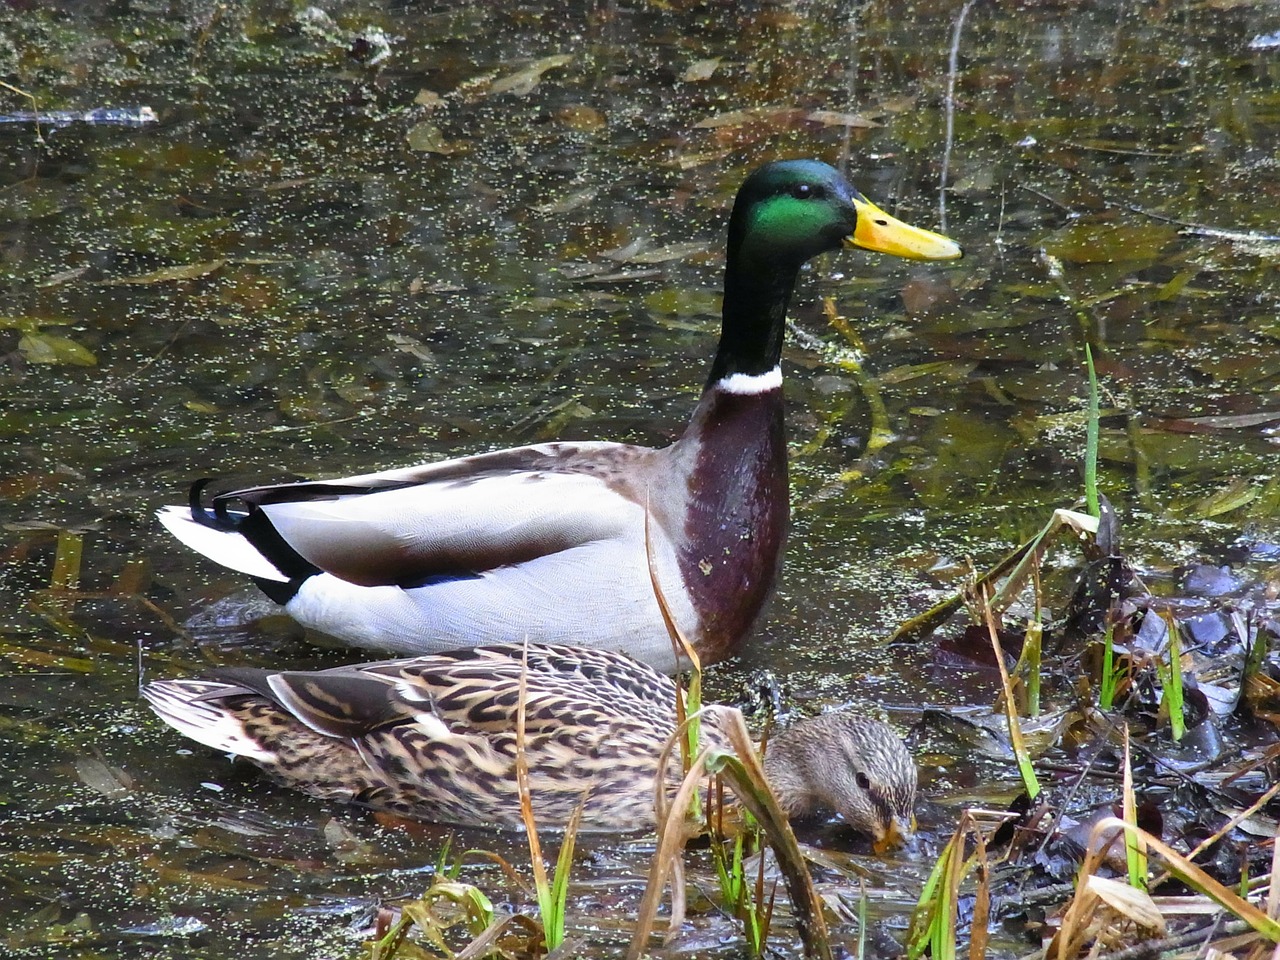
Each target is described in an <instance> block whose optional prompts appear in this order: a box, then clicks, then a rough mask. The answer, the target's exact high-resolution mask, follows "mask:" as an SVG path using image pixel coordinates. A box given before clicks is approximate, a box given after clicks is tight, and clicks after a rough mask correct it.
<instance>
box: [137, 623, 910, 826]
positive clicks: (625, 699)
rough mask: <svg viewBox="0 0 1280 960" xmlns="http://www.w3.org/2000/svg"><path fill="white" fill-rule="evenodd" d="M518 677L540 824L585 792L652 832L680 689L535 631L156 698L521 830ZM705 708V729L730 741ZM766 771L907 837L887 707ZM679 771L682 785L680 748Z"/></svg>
mask: <svg viewBox="0 0 1280 960" xmlns="http://www.w3.org/2000/svg"><path fill="white" fill-rule="evenodd" d="M526 671H527V672H526ZM522 673H525V695H524V696H525V701H524V702H525V748H524V749H525V758H526V762H527V763H528V769H529V778H530V793H531V795H532V799H533V808H534V814H535V816H536V817H537V821H538V823H539V824H541V825H543V826H564V824H565V823H566V822H567V821H568V819H569V816H570V814H571V813H572V812H573V810H574V808H575V807H576V806H577V805H578V804H579V802H581V801H582V800H583V797H584V796H585V797H586V803H585V807H584V812H583V818H582V828H583V829H585V830H612V831H627V830H639V829H645V828H651V827H652V826H653V825H654V810H653V804H654V778H655V776H656V775H657V772H658V762H659V756H660V754H661V753H662V750H663V748H664V746H665V745H666V742H667V739H668V738H669V737H670V736H671V733H672V731H673V730H675V727H676V716H675V700H676V688H675V684H674V683H672V681H671V680H670V679H668V678H667V677H666V676H664V675H663V674H660V673H658V672H657V671H656V670H654V669H653V668H652V667H649V666H646V665H645V664H642V663H639V662H637V661H635V660H632V659H631V658H630V657H627V656H625V655H623V654H619V653H614V652H610V651H605V650H589V649H581V648H574V647H563V646H544V645H539V644H530V645H529V646H528V659H527V667H526V659H525V647H524V646H523V645H519V644H507V645H501V646H490V647H479V648H475V649H467V650H455V651H452V652H449V653H438V654H432V655H431V656H426V657H419V658H417V659H412V660H386V661H383V662H380V663H369V664H363V665H355V666H349V667H338V668H336V669H332V670H319V671H310V672H308V671H296V672H275V671H269V670H252V669H225V670H221V671H218V672H217V673H215V674H214V679H209V680H159V681H156V682H154V683H150V684H147V685H146V686H145V687H143V690H142V693H143V696H145V697H146V698H147V700H148V701H149V702H150V704H151V707H152V709H154V710H155V711H156V713H158V714H159V715H160V717H161V718H162V719H163V720H164V721H165V722H167V723H169V724H170V725H172V726H174V727H176V728H177V729H178V730H179V731H181V732H182V733H184V734H186V735H187V736H188V737H191V738H192V739H193V740H198V741H199V742H200V743H203V744H206V745H208V746H210V747H213V748H214V749H215V750H223V751H227V752H230V753H233V754H238V755H239V756H242V757H245V758H247V759H249V760H251V761H253V762H254V763H255V764H257V765H258V766H259V767H261V768H262V769H263V770H265V771H266V772H267V773H269V774H271V775H272V776H273V777H275V778H276V779H277V780H279V781H281V782H283V783H284V784H286V785H288V786H291V787H295V788H297V789H299V790H302V791H303V792H304V793H308V794H311V795H312V796H314V797H320V798H322V799H325V800H339V801H343V802H350V803H359V804H363V805H366V806H371V807H376V808H379V809H385V810H392V811H395V812H397V813H402V814H406V815H408V816H413V817H417V818H420V819H424V820H435V821H442V822H446V823H456V824H463V825H469V826H496V827H519V826H520V825H521V824H522V821H521V817H520V798H519V794H518V792H517V788H516V780H515V758H516V723H517V710H518V705H519V700H520V679H521V674H522ZM708 717H709V719H708V722H707V723H704V725H703V728H702V729H703V740H704V742H705V743H715V744H716V745H717V746H721V747H724V746H725V743H724V740H723V735H722V734H721V733H720V731H719V730H718V729H717V728H716V726H715V718H716V713H715V711H709V712H708ZM764 767H765V775H766V776H767V777H768V779H769V782H770V785H771V786H772V787H773V789H774V792H775V793H776V794H777V796H778V799H779V801H780V802H781V804H782V808H783V811H784V812H785V813H787V814H788V815H789V816H799V815H803V814H807V813H811V812H816V811H819V810H831V811H834V812H836V813H839V814H841V815H842V816H843V817H844V819H845V821H847V822H848V823H849V824H850V825H851V826H853V827H855V828H856V829H858V830H860V831H862V832H864V833H866V834H868V835H870V836H871V837H872V838H873V839H874V840H876V841H877V843H883V842H885V841H886V840H889V839H891V838H893V837H895V836H907V835H909V834H910V833H911V830H912V807H913V805H914V801H915V793H916V767H915V763H914V761H913V760H912V758H911V754H910V753H909V752H908V751H907V748H906V746H905V745H904V744H903V742H902V740H901V739H899V738H898V736H897V735H896V734H895V733H894V732H893V730H892V729H890V728H889V727H888V726H887V725H886V724H884V723H881V722H880V721H878V720H870V719H867V718H865V717H860V716H857V715H855V714H852V713H849V712H847V711H837V712H832V713H825V714H822V715H820V716H818V717H814V718H812V719H808V720H802V721H799V722H797V723H795V724H793V725H791V726H790V727H787V728H786V729H784V730H782V731H781V732H779V733H777V734H776V735H775V736H774V737H773V738H772V739H771V740H770V741H769V745H768V749H767V750H766V751H765V760H764ZM666 776H667V780H668V786H669V788H670V789H672V790H674V788H675V785H676V784H677V783H678V781H679V779H680V778H679V760H678V758H676V759H673V760H672V762H671V765H670V766H669V767H668V769H667V771H666Z"/></svg>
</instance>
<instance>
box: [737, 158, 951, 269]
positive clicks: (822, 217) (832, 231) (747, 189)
mask: <svg viewBox="0 0 1280 960" xmlns="http://www.w3.org/2000/svg"><path fill="white" fill-rule="evenodd" d="M842 246H850V247H862V248H863V249H866V250H876V251H879V252H880V253H889V254H893V255H894V256H898V257H907V258H909V259H913V260H954V259H956V258H957V257H960V256H961V255H962V254H961V250H960V247H959V245H958V244H956V243H955V242H954V241H953V240H949V239H948V238H946V237H944V236H942V235H941V234H937V233H932V232H930V231H928V230H922V229H920V228H919V227H913V226H911V225H910V224H907V223H903V222H902V221H901V220H898V219H896V218H894V217H891V216H889V214H887V213H885V212H884V211H883V210H881V209H880V208H879V207H877V206H876V205H875V204H873V203H872V202H871V201H870V200H868V199H867V198H866V197H864V196H863V195H862V194H861V193H859V192H858V190H857V189H856V188H855V187H853V185H852V184H850V183H849V181H848V180H846V179H845V178H844V176H843V175H841V173H840V172H839V171H838V170H836V169H835V168H834V167H831V166H828V165H827V164H825V163H822V162H821V161H819V160H781V161H778V162H775V163H768V164H765V165H764V166H763V167H760V168H759V169H758V170H756V171H755V172H754V173H752V174H751V175H750V176H749V177H747V179H746V181H745V182H744V183H743V184H742V188H741V189H740V190H739V191H738V198H737V200H736V201H735V202H734V205H733V214H732V216H731V217H730V218H729V259H730V261H731V262H732V261H734V260H737V261H739V262H740V263H742V265H744V266H750V265H751V264H753V263H761V264H763V263H772V264H778V265H783V264H785V265H786V266H788V267H798V266H799V264H801V263H804V261H806V260H808V259H810V258H811V257H815V256H817V255H818V254H819V253H823V252H825V251H828V250H836V249H838V248H840V247H842Z"/></svg>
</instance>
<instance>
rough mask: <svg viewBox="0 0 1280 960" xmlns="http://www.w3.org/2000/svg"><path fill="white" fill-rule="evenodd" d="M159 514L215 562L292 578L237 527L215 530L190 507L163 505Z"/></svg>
mask: <svg viewBox="0 0 1280 960" xmlns="http://www.w3.org/2000/svg"><path fill="white" fill-rule="evenodd" d="M156 516H157V517H158V518H159V520H160V522H161V523H162V524H164V528H165V529H166V530H168V531H169V532H170V533H172V534H173V535H174V536H175V537H177V538H178V539H179V540H181V541H182V542H183V543H184V544H186V545H187V546H188V547H190V548H191V549H192V550H194V551H195V552H196V553H203V554H204V555H205V556H206V557H208V558H209V559H210V560H212V561H213V562H214V563H220V564H222V565H223V566H224V567H227V568H228V569H231V570H235V571H237V572H239V573H244V574H248V575H249V576H251V577H258V578H259V579H262V580H276V581H278V582H280V583H288V582H289V578H288V577H286V576H285V575H284V574H283V573H281V572H280V571H279V570H277V569H276V566H275V564H273V563H272V562H271V561H270V560H268V559H267V558H266V557H264V556H263V555H262V554H261V553H259V552H258V550H257V548H256V547H254V545H253V544H251V543H250V542H249V541H248V540H246V539H245V538H244V537H242V536H241V535H240V534H238V533H236V532H235V531H234V530H215V529H214V528H213V527H206V526H205V525H204V524H201V523H196V522H195V521H194V520H192V519H191V511H190V510H189V509H188V508H187V507H161V508H160V509H159V510H157V511H156Z"/></svg>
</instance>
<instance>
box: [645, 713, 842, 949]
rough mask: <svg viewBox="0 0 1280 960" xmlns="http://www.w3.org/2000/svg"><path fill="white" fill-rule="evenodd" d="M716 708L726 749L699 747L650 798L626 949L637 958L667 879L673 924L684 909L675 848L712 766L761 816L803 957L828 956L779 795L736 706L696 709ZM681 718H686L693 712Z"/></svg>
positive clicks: (818, 911) (662, 763)
mask: <svg viewBox="0 0 1280 960" xmlns="http://www.w3.org/2000/svg"><path fill="white" fill-rule="evenodd" d="M712 712H714V713H715V715H716V726H717V727H718V728H719V729H720V730H721V732H722V733H723V734H724V736H725V738H726V740H727V741H728V745H729V751H724V750H720V749H717V748H715V747H704V748H703V749H702V750H701V751H699V753H698V755H697V756H696V757H695V758H694V759H693V762H692V763H691V764H690V767H689V772H688V773H687V774H685V777H684V779H683V780H682V781H681V783H680V785H679V787H678V788H677V789H676V792H675V794H674V796H673V797H671V799H670V801H669V802H668V799H667V796H666V789H665V786H664V785H663V784H662V783H660V782H659V783H658V784H657V785H656V788H655V792H654V801H655V807H656V812H657V822H658V842H657V846H656V848H655V850H654V854H653V858H652V860H651V861H650V865H649V874H648V880H647V883H646V885H645V892H644V897H643V898H642V899H641V902H640V907H639V909H638V911H637V916H636V926H635V930H634V932H633V934H632V938H631V946H630V947H629V949H628V951H627V957H628V960H639V958H640V957H641V956H642V955H643V954H644V953H645V952H646V950H647V948H648V943H649V937H650V935H651V933H652V932H653V929H654V924H655V922H656V919H657V914H658V908H659V906H660V904H661V901H662V894H663V891H664V889H665V887H666V884H667V882H668V880H669V879H670V880H671V883H672V905H671V921H670V923H671V926H670V928H669V929H670V930H671V931H674V930H675V929H677V928H678V926H679V924H680V923H681V922H682V920H683V916H684V894H683V889H682V882H683V881H682V878H683V867H682V865H681V864H682V861H681V854H682V852H683V850H684V847H685V844H686V843H687V842H688V840H689V838H690V836H691V831H690V830H689V829H688V824H689V822H690V820H689V809H690V805H691V803H692V797H693V795H694V794H696V793H697V792H698V790H699V788H700V787H701V785H702V783H703V782H704V781H705V778H706V777H707V776H708V775H716V774H718V775H719V776H720V777H721V778H722V779H723V780H724V781H725V782H726V783H727V784H728V785H729V787H730V788H731V789H732V790H733V792H734V794H735V796H736V797H737V799H738V803H739V804H740V805H741V806H742V808H743V809H744V810H745V811H746V812H747V813H748V814H750V815H751V816H752V817H754V818H755V820H756V821H757V822H758V823H759V825H760V829H761V831H762V832H763V835H764V838H765V840H766V842H767V843H768V845H769V846H770V847H771V848H772V849H773V851H774V854H775V856H776V858H777V865H778V869H779V870H780V871H781V873H782V878H783V884H784V886H785V887H786V890H787V895H788V897H789V898H790V900H791V912H792V916H793V917H794V918H795V922H796V928H797V931H798V933H799V935H800V939H801V942H802V944H803V946H804V952H805V956H806V957H811V958H818V960H830V958H831V956H832V952H831V938H830V934H829V932H828V930H827V924H826V919H825V918H824V916H823V913H822V901H821V899H820V898H819V897H818V894H817V891H816V890H815V889H814V886H813V878H812V877H810V876H809V871H808V868H807V867H806V866H805V863H804V856H803V855H802V854H801V852H800V845H799V844H798V843H797V842H796V838H795V834H794V833H793V832H792V830H791V824H790V823H789V822H788V821H787V817H786V815H785V814H784V813H783V812H782V809H781V807H780V806H779V804H778V801H777V798H776V797H774V795H773V791H772V790H771V789H770V788H769V784H768V782H767V781H766V779H765V775H764V768H763V766H762V765H761V763H760V756H759V754H758V753H757V752H756V749H755V745H754V744H753V743H752V742H751V734H750V733H749V732H748V730H747V724H746V721H745V720H744V719H743V716H742V713H741V711H739V710H737V709H735V708H733V707H724V706H716V705H712V706H707V707H703V709H702V715H703V716H704V717H706V716H709V715H710V714H711V713H712ZM693 719H695V718H694V717H690V718H689V719H688V720H686V725H687V723H688V722H690V721H691V720H693ZM684 735H685V730H684V726H683V725H682V726H681V727H678V728H677V729H676V731H675V732H674V733H673V734H672V736H671V738H670V739H669V740H668V741H667V745H666V748H665V749H664V750H663V752H662V755H661V756H660V757H659V761H658V769H660V770H661V769H665V768H666V765H667V763H668V762H669V760H670V758H671V756H672V751H673V750H675V749H676V745H677V743H678V742H679V741H680V740H681V739H682V738H683V737H684Z"/></svg>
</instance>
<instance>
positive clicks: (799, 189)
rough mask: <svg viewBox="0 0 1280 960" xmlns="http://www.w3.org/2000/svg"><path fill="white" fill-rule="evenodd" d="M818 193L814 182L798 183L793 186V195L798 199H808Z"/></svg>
mask: <svg viewBox="0 0 1280 960" xmlns="http://www.w3.org/2000/svg"><path fill="white" fill-rule="evenodd" d="M816 194H817V190H816V189H815V188H814V186H813V184H811V183H797V184H796V185H795V186H794V187H792V188H791V195H792V196H793V197H795V198H796V199H797V200H808V199H809V198H810V197H812V196H815V195H816Z"/></svg>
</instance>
